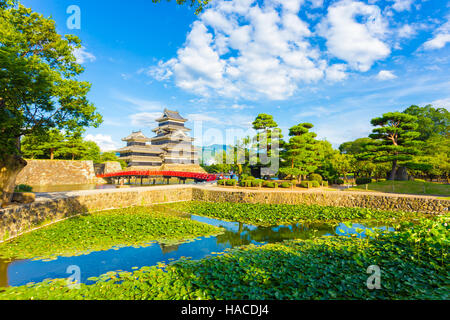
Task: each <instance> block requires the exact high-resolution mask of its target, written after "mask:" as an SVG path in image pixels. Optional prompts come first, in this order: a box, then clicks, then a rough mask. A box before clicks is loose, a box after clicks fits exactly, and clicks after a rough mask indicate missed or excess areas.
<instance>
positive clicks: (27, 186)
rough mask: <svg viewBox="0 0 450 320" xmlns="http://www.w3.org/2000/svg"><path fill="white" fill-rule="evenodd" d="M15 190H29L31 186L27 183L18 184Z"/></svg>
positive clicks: (31, 189)
mask: <svg viewBox="0 0 450 320" xmlns="http://www.w3.org/2000/svg"><path fill="white" fill-rule="evenodd" d="M14 191H15V192H31V191H33V188H32V187H31V186H29V185H27V184H19V185H17V186H16V188H15V189H14Z"/></svg>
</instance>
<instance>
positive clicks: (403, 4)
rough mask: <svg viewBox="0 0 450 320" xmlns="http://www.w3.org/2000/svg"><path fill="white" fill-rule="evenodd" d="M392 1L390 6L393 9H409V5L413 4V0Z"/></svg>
mask: <svg viewBox="0 0 450 320" xmlns="http://www.w3.org/2000/svg"><path fill="white" fill-rule="evenodd" d="M392 1H394V4H393V5H392V8H393V9H394V10H395V11H405V10H407V11H409V10H411V5H412V4H413V2H414V0H392Z"/></svg>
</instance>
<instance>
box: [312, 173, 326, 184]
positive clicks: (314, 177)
mask: <svg viewBox="0 0 450 320" xmlns="http://www.w3.org/2000/svg"><path fill="white" fill-rule="evenodd" d="M309 181H318V182H319V184H321V183H322V181H323V178H322V176H321V175H320V174H317V173H311V174H310V175H309Z"/></svg>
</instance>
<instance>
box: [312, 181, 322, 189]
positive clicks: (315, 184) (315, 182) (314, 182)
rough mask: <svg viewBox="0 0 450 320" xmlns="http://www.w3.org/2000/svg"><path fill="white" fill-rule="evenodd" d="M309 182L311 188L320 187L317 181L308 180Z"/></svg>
mask: <svg viewBox="0 0 450 320" xmlns="http://www.w3.org/2000/svg"><path fill="white" fill-rule="evenodd" d="M310 182H311V183H310V185H311V186H312V187H313V188H319V187H320V183H319V181H310Z"/></svg>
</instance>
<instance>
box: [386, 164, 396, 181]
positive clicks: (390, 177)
mask: <svg viewBox="0 0 450 320" xmlns="http://www.w3.org/2000/svg"><path fill="white" fill-rule="evenodd" d="M396 173H397V160H394V161H393V162H392V170H391V173H390V174H389V178H388V180H395V174H396Z"/></svg>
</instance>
